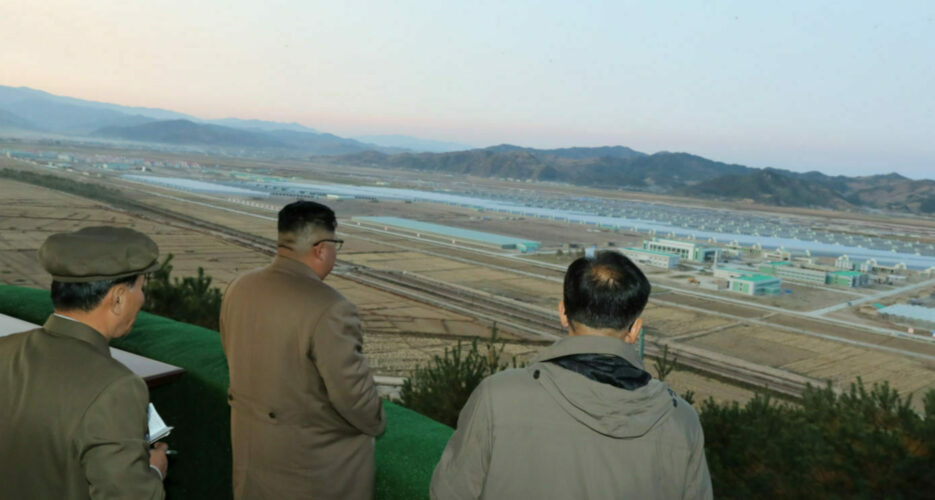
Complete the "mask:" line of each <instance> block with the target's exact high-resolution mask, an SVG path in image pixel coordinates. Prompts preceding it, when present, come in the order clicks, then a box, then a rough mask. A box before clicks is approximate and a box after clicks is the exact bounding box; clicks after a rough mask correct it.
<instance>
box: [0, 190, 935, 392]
mask: <svg viewBox="0 0 935 500" xmlns="http://www.w3.org/2000/svg"><path fill="white" fill-rule="evenodd" d="M147 190H150V192H149V194H146V193H142V192H137V194H138V199H139V200H140V201H142V202H144V203H151V204H153V205H156V206H159V207H162V208H166V209H169V210H172V211H174V212H177V213H181V214H186V213H191V214H197V217H198V218H201V219H204V220H207V221H210V222H213V223H217V224H221V225H225V226H229V227H232V228H234V229H237V230H240V231H244V232H248V233H251V234H256V235H259V236H263V237H266V238H271V239H272V238H274V237H275V222H274V220H273V219H274V218H275V211H274V210H271V209H270V208H269V207H266V206H262V205H269V206H273V207H275V206H277V205H278V204H281V203H285V202H286V201H287V200H276V199H270V200H263V201H256V202H244V201H243V200H229V199H227V198H212V197H206V196H201V195H195V194H191V193H180V192H177V191H170V190H160V189H155V188H152V189H151V188H150V187H147ZM154 193H162V194H165V195H168V196H172V197H175V198H180V199H183V200H191V201H194V202H197V203H210V204H211V205H217V206H220V207H223V208H225V209H227V210H219V209H215V208H209V207H206V206H203V205H198V204H192V203H188V202H184V201H179V200H176V199H171V198H166V197H160V196H156V195H155V194H154ZM37 200H39V201H37ZM251 203H252V204H253V205H257V204H259V205H261V206H252V205H250V204H251ZM329 203H331V202H329ZM331 205H332V206H333V207H334V208H335V209H336V210H337V211H338V213H339V215H340V216H342V217H346V216H351V215H396V216H400V217H409V218H413V219H418V220H428V221H433V222H439V223H444V224H450V225H453V226H458V227H467V228H471V229H477V230H482V231H488V232H493V233H506V234H515V235H518V236H522V237H526V238H530V239H535V240H539V241H543V242H548V241H554V242H556V244H557V243H559V242H565V241H593V242H595V243H599V242H603V243H602V246H603V245H606V242H607V241H615V240H616V241H621V238H626V237H631V236H632V235H626V234H623V233H605V232H599V233H596V232H593V231H589V229H593V227H591V226H581V227H576V226H569V225H566V224H560V223H553V222H549V221H542V220H523V221H517V220H508V219H498V218H496V217H490V218H489V219H488V220H478V219H477V217H478V215H479V213H478V212H476V211H473V210H469V209H463V208H458V207H444V206H442V207H439V206H436V205H428V204H419V203H412V204H406V203H387V202H380V203H371V202H364V201H352V200H338V201H334V202H333V203H331ZM63 207H66V208H65V209H63ZM485 215H489V214H485ZM472 217H473V218H474V219H472ZM90 222H95V223H113V224H121V225H128V226H132V227H136V228H137V229H140V230H141V231H144V232H147V233H149V234H152V235H153V237H154V239H156V240H157V242H158V243H159V244H160V246H161V248H162V250H163V253H168V252H170V251H171V252H172V253H173V254H175V255H176V258H175V260H174V264H175V266H176V274H178V275H190V274H194V272H195V269H196V268H197V267H198V266H199V265H200V266H203V267H205V269H206V271H207V272H208V274H210V275H212V276H214V277H215V283H216V284H218V285H220V286H222V287H223V286H224V285H226V283H227V282H229V281H230V279H232V278H233V277H234V276H236V274H238V273H239V272H242V271H243V270H245V269H248V268H252V267H256V266H260V265H263V264H265V263H266V262H268V261H269V257H268V256H266V255H264V254H262V253H261V252H258V251H255V250H251V249H246V248H243V247H240V246H237V245H234V244H233V243H229V242H227V241H225V240H224V239H222V238H221V237H219V236H217V235H213V234H207V233H205V232H202V231H196V230H191V229H187V228H180V227H175V226H171V225H166V224H161V223H156V222H152V221H149V220H145V219H142V218H139V217H133V216H131V215H128V214H126V213H122V212H119V211H116V210H113V209H109V208H107V207H101V206H99V205H98V204H95V203H94V202H91V201H88V200H85V199H82V198H77V197H73V196H69V195H65V194H61V193H57V192H53V191H49V190H45V189H42V188H37V187H33V186H27V185H22V184H20V183H15V182H9V181H0V229H2V232H0V280H2V281H3V282H5V283H16V284H28V285H31V286H47V284H48V277H47V276H46V275H45V272H44V271H43V270H42V269H41V268H40V267H39V266H38V263H37V262H36V261H35V253H34V252H35V249H36V248H38V246H39V244H40V243H41V242H42V241H43V240H44V239H45V237H46V236H48V234H51V233H52V232H55V231H61V230H70V229H74V228H77V227H80V226H84V225H89V223H90ZM339 233H340V234H341V236H339V237H343V238H345V239H346V241H347V244H346V245H345V247H344V249H343V250H342V252H341V255H340V258H341V259H342V260H343V261H347V262H350V263H354V264H360V265H366V266H370V267H373V268H376V269H389V270H394V271H407V272H411V273H417V274H419V275H422V276H425V277H427V278H430V279H433V280H437V281H442V282H445V283H451V284H453V285H457V286H463V287H468V288H471V289H474V290H478V291H483V292H487V293H491V294H495V295H500V296H504V297H510V298H514V299H516V300H522V301H525V302H529V303H532V304H535V305H537V306H540V307H542V308H544V309H548V310H553V309H554V308H555V305H556V303H557V302H558V299H559V298H560V295H561V284H560V277H561V274H562V272H561V270H553V269H543V268H541V267H537V266H535V265H533V264H531V263H529V262H524V261H519V260H517V259H515V258H513V257H509V256H505V255H502V254H501V255H497V254H496V252H490V253H489V254H483V253H478V252H473V253H472V252H470V251H468V250H464V249H454V248H446V247H441V246H438V245H435V244H432V243H429V242H425V241H414V240H412V239H409V238H404V237H398V236H392V235H385V234H380V233H374V232H372V231H363V230H361V229H355V228H353V227H352V226H351V225H350V223H349V221H347V220H346V219H342V226H341V227H339ZM586 238H589V240H587V239H586ZM542 258H548V256H542ZM566 258H567V257H566ZM506 268H510V269H516V270H517V271H519V272H509V271H507V270H506ZM665 273H666V272H665V271H659V272H652V273H650V274H651V279H653V280H656V279H657V278H661V277H662V276H663V275H664V274H665ZM537 276H540V277H537ZM17 280H18V281H17ZM329 283H331V284H332V285H333V286H334V287H335V288H337V289H338V290H340V291H341V292H342V293H344V294H345V295H347V296H348V297H349V298H350V299H351V300H352V301H353V302H355V303H357V304H358V306H359V308H360V310H361V314H362V319H363V324H364V330H365V342H366V347H365V351H366V352H367V354H368V358H369V359H370V361H371V364H372V366H373V367H374V369H375V371H376V373H378V374H385V375H405V374H407V373H409V372H410V371H411V370H412V369H413V368H414V366H415V365H416V364H419V363H424V362H427V361H428V360H430V359H431V357H432V356H433V355H435V354H441V353H442V352H443V350H444V348H445V347H446V346H451V345H453V343H455V342H457V339H459V338H463V339H468V338H470V337H472V336H484V335H488V334H489V327H490V325H488V324H486V323H484V322H480V321H477V320H473V319H472V318H469V317H467V316H464V315H462V314H458V313H454V312H450V311H447V310H442V309H439V308H436V307H432V306H429V305H426V304H422V303H419V302H416V301H413V300H410V299H406V298H403V297H400V296H397V295H394V294H392V293H388V292H384V291H381V290H377V289H373V288H369V287H367V286H363V285H361V284H359V283H357V282H355V281H351V280H349V279H344V278H341V277H340V276H332V277H330V278H329ZM712 293H714V292H712ZM810 293H812V292H810V291H809V290H805V289H803V290H796V291H795V292H794V293H793V294H792V295H796V296H797V297H799V298H800V299H801V298H809V300H807V301H810V302H811V308H815V307H819V306H822V305H825V304H826V303H836V302H837V301H839V299H841V297H840V296H841V295H844V294H840V293H836V292H832V293H831V294H824V295H822V294H823V293H824V292H822V291H816V292H815V293H814V294H812V295H809V294H810ZM662 300H665V301H671V302H674V303H677V304H678V305H685V306H690V307H694V308H696V309H700V310H701V311H698V310H689V309H686V308H683V307H677V306H669V305H664V304H661V303H660V302H659V301H662ZM704 311H713V312H723V313H727V314H732V315H736V316H741V317H744V318H757V317H763V316H764V315H766V314H767V313H766V312H765V311H763V310H758V309H755V308H752V307H745V306H743V305H735V304H726V303H723V302H717V301H714V300H707V299H704V298H700V297H692V296H686V295H682V294H677V293H671V292H670V293H658V294H656V295H654V298H653V299H651V302H650V306H649V307H648V308H647V310H646V312H645V314H644V319H645V321H646V324H647V327H648V328H649V330H650V331H651V332H652V334H656V335H660V336H662V337H666V338H672V337H676V336H683V335H685V336H686V337H685V341H686V342H688V343H689V344H692V345H695V344H697V345H699V346H704V347H706V348H708V349H712V350H716V351H718V352H724V353H725V354H730V355H734V356H737V357H740V358H742V359H746V360H749V361H752V362H757V363H762V364H767V365H770V366H776V367H779V368H784V369H788V370H792V371H795V372H797V373H802V374H804V375H809V376H814V377H821V378H830V379H831V380H834V381H835V382H836V383H841V384H847V383H849V382H850V381H851V380H853V378H854V377H855V376H856V375H858V374H864V375H865V380H868V381H875V380H884V379H886V378H887V377H892V378H891V380H895V381H897V382H895V383H894V385H896V383H898V384H899V385H898V386H897V387H898V388H899V389H900V390H901V391H912V390H916V389H919V388H927V387H933V383H935V378H933V367H932V366H929V365H926V364H925V363H923V362H920V361H918V360H913V359H908V360H907V359H904V358H902V357H899V356H897V355H894V354H889V353H882V352H879V351H873V350H871V349H867V348H858V347H852V346H847V345H845V344H842V343H840V342H834V341H826V340H821V339H814V338H812V337H807V336H804V335H798V334H793V333H788V332H784V331H779V330H773V329H767V328H751V327H747V326H739V325H736V324H735V323H736V322H735V320H732V319H729V318H723V317H718V316H716V315H713V314H706V313H705V312H704ZM777 317H779V318H780V321H783V322H785V323H787V324H789V325H790V326H795V327H799V328H809V329H814V330H816V331H825V330H827V329H829V328H832V329H833V328H838V327H835V326H833V325H831V326H829V325H827V324H825V323H821V322H817V321H810V322H803V321H801V320H799V318H794V317H791V316H789V317H783V316H782V315H777ZM839 329H840V331H837V330H835V333H834V334H836V335H838V334H840V335H841V336H845V335H853V336H854V337H853V338H859V339H861V340H863V338H865V337H866V338H867V339H868V341H870V339H872V340H873V341H875V343H878V344H881V345H893V346H899V347H900V348H903V347H904V346H903V344H899V343H898V342H900V341H899V340H898V339H892V340H891V339H888V338H886V337H880V336H877V335H871V334H861V333H859V332H857V333H855V332H853V331H851V330H850V329H848V328H846V327H840V328H839ZM695 334H697V336H694V335H695ZM504 336H505V338H507V339H508V340H509V335H508V334H506V332H505V335H504ZM901 342H903V343H905V342H906V341H901ZM923 349H924V348H923ZM536 350H538V347H537V346H533V345H529V344H525V343H520V342H515V341H511V342H510V343H509V344H508V347H507V352H509V353H510V355H513V354H515V355H517V356H520V357H523V356H528V355H529V354H530V353H531V352H533V351H536ZM650 365H651V363H650ZM650 371H652V370H651V369H650ZM670 382H671V384H672V385H673V387H674V388H675V389H676V390H678V391H679V392H684V391H685V390H693V391H695V393H696V401H700V400H701V399H705V398H707V397H708V396H713V397H714V398H715V399H717V400H721V401H726V400H740V401H745V400H746V399H748V398H749V397H750V395H751V394H750V391H747V390H745V389H739V388H736V387H733V386H730V385H729V384H726V383H723V382H719V381H717V380H710V379H707V378H705V377H702V376H699V375H695V374H692V373H687V372H685V373H683V372H675V373H674V374H672V375H670Z"/></svg>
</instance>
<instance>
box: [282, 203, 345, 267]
mask: <svg viewBox="0 0 935 500" xmlns="http://www.w3.org/2000/svg"><path fill="white" fill-rule="evenodd" d="M337 227H338V220H337V218H335V216H334V211H333V210H331V209H330V208H328V207H326V206H324V205H322V204H321V203H316V202H314V201H295V202H292V203H290V204H288V205H286V206H285V207H283V208H282V210H280V211H279V223H278V229H279V246H280V247H282V248H287V249H290V250H293V251H295V252H296V253H299V254H303V253H306V252H308V250H309V249H310V248H311V245H312V243H314V242H315V241H317V240H320V239H322V238H328V237H331V236H332V235H333V234H334V231H335V229H337Z"/></svg>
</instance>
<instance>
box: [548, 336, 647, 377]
mask: <svg viewBox="0 0 935 500" xmlns="http://www.w3.org/2000/svg"><path fill="white" fill-rule="evenodd" d="M572 354H610V355H613V356H618V357H621V358H623V359H625V360H627V362H628V363H630V364H631V365H633V366H635V367H637V368H639V369H641V370H642V369H643V360H642V359H640V353H639V351H638V350H637V348H636V344H627V343H626V342H624V341H623V340H620V339H617V338H613V337H599V336H597V335H576V336H573V337H565V338H563V339H559V340H558V341H556V342H555V343H554V344H552V345H551V346H549V347H547V348H546V349H545V350H544V351H541V352H540V353H539V355H538V356H536V358H535V359H534V360H533V362H539V361H548V360H550V359H555V358H560V357H563V356H570V355H572Z"/></svg>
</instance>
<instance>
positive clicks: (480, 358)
mask: <svg viewBox="0 0 935 500" xmlns="http://www.w3.org/2000/svg"><path fill="white" fill-rule="evenodd" d="M479 340H480V339H478V338H477V337H475V338H474V339H473V340H471V344H470V348H469V349H465V347H464V345H463V344H462V342H461V341H460V340H459V341H458V344H457V345H456V346H455V347H453V348H451V349H448V348H447V347H446V348H445V353H444V355H442V356H438V355H435V356H434V357H433V358H432V360H431V361H430V362H429V363H428V364H427V365H426V366H424V367H423V366H419V367H417V368H416V369H415V371H414V372H413V374H412V376H411V377H409V378H408V379H406V381H405V382H403V387H402V389H401V390H400V393H399V397H400V403H401V404H402V405H403V406H405V407H406V408H409V409H411V410H415V411H417V412H419V413H421V414H423V415H425V416H427V417H429V418H432V419H434V420H437V421H439V422H441V423H443V424H446V425H449V426H451V427H455V426H456V425H457V424H458V414H459V413H460V412H461V408H462V407H464V404H465V403H467V400H468V397H469V396H470V395H471V393H472V392H473V391H474V389H475V388H476V387H477V386H478V384H480V382H481V381H482V380H484V378H485V377H487V376H489V375H492V374H494V373H496V372H498V371H500V370H503V369H505V368H509V367H511V366H512V367H516V366H517V363H516V359H515V358H514V359H513V360H512V363H501V361H500V359H501V356H502V355H503V349H504V347H505V343H503V342H500V343H499V345H498V342H497V340H498V339H497V324H496V323H494V324H493V326H492V327H491V335H490V338H489V339H488V340H486V341H485V342H484V344H483V345H484V347H485V348H486V353H482V352H481V349H480V347H478V341H479Z"/></svg>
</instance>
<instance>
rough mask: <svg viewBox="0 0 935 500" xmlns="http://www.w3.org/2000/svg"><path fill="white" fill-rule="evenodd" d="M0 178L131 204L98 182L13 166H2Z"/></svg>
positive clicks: (101, 199)
mask: <svg viewBox="0 0 935 500" xmlns="http://www.w3.org/2000/svg"><path fill="white" fill-rule="evenodd" d="M0 178H6V179H12V180H14V181H19V182H25V183H27V184H33V185H36V186H41V187H45V188H49V189H54V190H56V191H62V192H65V193H69V194H74V195H78V196H83V197H85V198H90V199H92V200H97V201H101V202H104V203H109V204H111V205H114V206H119V207H124V208H129V207H132V206H133V204H132V203H131V202H130V201H129V200H128V199H127V197H126V196H124V195H123V193H121V192H120V191H118V190H116V189H113V188H109V187H106V186H101V185H100V184H91V183H87V182H78V181H75V180H72V179H68V178H66V177H60V176H57V175H47V174H38V173H35V172H29V171H26V170H17V169H13V168H4V169H2V170H0Z"/></svg>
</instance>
